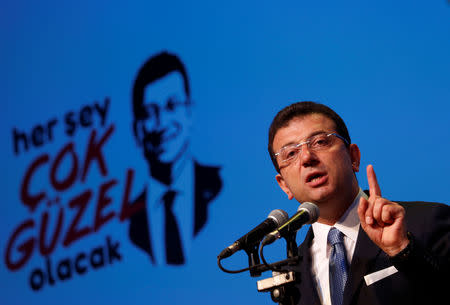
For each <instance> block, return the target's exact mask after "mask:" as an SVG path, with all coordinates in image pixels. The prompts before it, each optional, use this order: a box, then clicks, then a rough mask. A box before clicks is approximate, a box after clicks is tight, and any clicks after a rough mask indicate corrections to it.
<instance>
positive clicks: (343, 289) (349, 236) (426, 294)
mask: <svg viewBox="0 0 450 305" xmlns="http://www.w3.org/2000/svg"><path fill="white" fill-rule="evenodd" d="M268 150H269V154H270V157H271V159H272V162H273V164H274V166H275V169H276V170H277V172H278V174H277V175H276V180H277V182H278V184H279V186H280V188H281V189H282V190H283V191H284V192H285V193H286V195H287V196H288V198H289V199H294V198H295V199H296V200H297V201H298V202H305V201H308V202H313V203H315V204H316V205H317V206H318V207H319V209H320V216H319V219H318V221H317V222H316V223H314V224H312V226H311V228H310V230H309V231H308V233H307V236H306V238H305V240H304V241H303V243H302V244H301V245H300V247H299V253H300V256H301V257H302V260H301V266H300V270H301V272H300V274H297V284H296V288H297V289H298V290H299V293H300V300H299V304H326V305H329V304H332V305H341V304H344V305H350V304H361V305H362V304H364V305H370V304H374V305H375V304H383V305H385V304H392V305H394V304H395V305H399V304H434V303H437V301H441V300H444V298H443V297H444V296H445V295H446V291H445V289H447V287H448V286H449V284H450V281H449V277H448V271H449V265H450V263H449V258H450V207H449V206H447V205H444V204H437V203H424V202H393V201H390V200H389V199H386V198H384V197H382V193H381V187H380V186H379V184H378V181H377V178H376V175H375V171H374V168H373V166H371V165H369V166H368V167H367V178H368V182H369V188H370V190H369V192H368V193H365V192H363V191H362V190H361V189H360V187H359V185H358V181H357V179H356V175H355V173H356V172H358V171H359V165H360V150H359V148H358V146H357V145H356V144H354V143H352V142H351V139H350V135H349V132H348V130H347V127H346V126H345V123H344V122H343V120H342V119H341V117H340V116H339V115H338V114H336V113H335V112H334V111H333V110H332V109H330V108H329V107H327V106H325V105H322V104H318V103H314V102H299V103H295V104H292V105H290V106H288V107H286V108H284V109H283V110H281V111H280V112H279V113H278V114H277V115H276V116H275V118H274V120H273V122H272V124H271V126H270V129H269V144H268Z"/></svg>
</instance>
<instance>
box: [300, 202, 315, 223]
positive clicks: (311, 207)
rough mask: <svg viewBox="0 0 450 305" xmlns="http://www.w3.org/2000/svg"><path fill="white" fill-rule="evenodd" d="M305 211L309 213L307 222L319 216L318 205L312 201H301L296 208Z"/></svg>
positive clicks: (311, 221) (313, 220) (312, 221)
mask: <svg viewBox="0 0 450 305" xmlns="http://www.w3.org/2000/svg"><path fill="white" fill-rule="evenodd" d="M301 210H303V211H305V212H307V213H308V215H309V220H308V222H307V223H308V224H311V223H314V222H316V221H317V219H318V218H319V207H318V206H317V205H315V204H314V203H312V202H307V201H306V202H303V203H302V204H301V205H300V206H299V207H298V209H297V212H300V211H301Z"/></svg>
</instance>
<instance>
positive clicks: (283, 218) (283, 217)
mask: <svg viewBox="0 0 450 305" xmlns="http://www.w3.org/2000/svg"><path fill="white" fill-rule="evenodd" d="M267 218H270V219H272V220H274V221H275V222H276V224H277V226H278V227H279V226H281V225H283V224H284V223H285V222H287V221H288V220H289V215H288V213H286V212H285V211H283V210H280V209H276V210H273V211H272V212H270V214H269V216H267Z"/></svg>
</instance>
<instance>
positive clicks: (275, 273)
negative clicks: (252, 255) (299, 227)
mask: <svg viewBox="0 0 450 305" xmlns="http://www.w3.org/2000/svg"><path fill="white" fill-rule="evenodd" d="M296 235H297V232H296V231H295V232H292V233H290V234H289V235H287V236H286V237H285V240H286V253H287V258H288V259H287V260H286V263H287V266H288V269H287V270H281V269H275V268H271V270H272V277H271V278H267V279H264V280H260V281H258V282H257V286H258V291H259V292H268V291H270V296H271V298H272V301H274V302H275V303H278V304H280V305H295V304H297V303H298V302H299V300H300V292H299V290H298V289H296V288H295V283H296V278H297V277H298V272H297V271H296V269H297V268H295V267H296V265H298V263H299V259H300V258H299V256H298V247H297V242H296V240H295V239H296ZM261 256H262V251H261ZM262 258H263V261H265V260H264V257H262ZM272 265H274V264H272Z"/></svg>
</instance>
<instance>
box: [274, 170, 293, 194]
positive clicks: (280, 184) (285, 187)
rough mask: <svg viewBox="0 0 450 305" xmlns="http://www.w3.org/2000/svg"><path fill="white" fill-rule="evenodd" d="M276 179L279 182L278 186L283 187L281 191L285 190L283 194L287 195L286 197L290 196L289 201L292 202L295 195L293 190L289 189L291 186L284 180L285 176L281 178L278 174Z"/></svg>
mask: <svg viewBox="0 0 450 305" xmlns="http://www.w3.org/2000/svg"><path fill="white" fill-rule="evenodd" d="M275 179H276V180H277V182H278V185H279V186H280V187H281V189H282V190H283V192H285V193H286V195H287V196H288V199H289V200H291V199H292V198H294V194H292V192H291V190H290V189H289V186H288V185H287V183H286V181H285V180H284V178H283V176H281V175H280V174H277V175H276V176H275Z"/></svg>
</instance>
